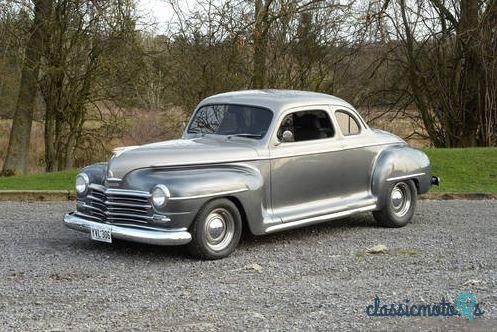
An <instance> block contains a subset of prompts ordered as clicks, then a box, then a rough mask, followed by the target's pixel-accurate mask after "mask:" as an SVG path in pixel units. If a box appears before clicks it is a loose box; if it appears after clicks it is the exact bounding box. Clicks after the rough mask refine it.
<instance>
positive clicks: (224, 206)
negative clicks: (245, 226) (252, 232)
mask: <svg viewBox="0 0 497 332" xmlns="http://www.w3.org/2000/svg"><path fill="white" fill-rule="evenodd" d="M190 230H191V233H192V241H191V242H190V243H189V244H188V249H189V251H190V253H191V254H192V255H193V256H195V257H197V258H202V259H219V258H224V257H227V256H229V255H230V254H231V253H232V252H233V251H234V250H235V248H236V246H237V244H238V241H239V240H240V236H241V234H242V219H241V216H240V212H239V211H238V208H237V207H236V206H235V204H233V202H231V201H230V200H228V199H216V200H213V201H210V202H208V203H207V204H205V205H204V206H203V207H202V208H201V209H200V211H199V212H198V214H197V216H196V217H195V220H194V221H193V224H192V227H191V229H190Z"/></svg>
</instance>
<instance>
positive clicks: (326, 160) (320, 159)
mask: <svg viewBox="0 0 497 332" xmlns="http://www.w3.org/2000/svg"><path fill="white" fill-rule="evenodd" d="M330 111H331V110H330V107H329V106H327V105H322V106H312V107H302V108H296V109H291V110H288V111H286V112H284V113H283V114H282V115H281V116H280V118H279V119H278V121H279V123H278V126H277V127H276V128H277V130H276V131H275V132H274V133H273V137H272V140H271V142H270V165H271V205H272V208H273V214H274V215H275V216H277V217H279V218H281V220H282V221H283V222H289V221H294V220H299V219H302V218H307V217H311V216H316V215H322V214H324V213H325V212H326V211H327V210H329V209H330V208H332V207H333V206H335V205H336V203H337V200H339V199H340V197H341V196H343V195H344V193H345V192H346V191H347V186H346V181H344V179H343V178H341V176H340V169H341V168H342V167H343V160H342V158H341V156H340V149H341V142H340V139H339V138H340V137H339V136H338V135H337V131H336V130H335V128H334V126H333V122H332V120H331V117H330V114H331V113H330ZM285 131H291V132H292V134H293V138H294V139H293V141H291V140H290V141H287V142H283V132H285ZM334 202H335V204H334Z"/></svg>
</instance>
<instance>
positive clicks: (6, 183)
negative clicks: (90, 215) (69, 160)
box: [0, 148, 497, 193]
mask: <svg viewBox="0 0 497 332" xmlns="http://www.w3.org/2000/svg"><path fill="white" fill-rule="evenodd" d="M425 152H426V153H427V154H428V156H429V157H430V160H431V162H432V165H433V174H434V175H437V176H439V177H440V178H441V180H442V183H441V186H440V187H439V188H437V187H433V189H432V191H433V192H486V193H497V148H467V149H426V150H425ZM76 174H77V170H73V171H64V172H55V173H41V174H34V175H28V176H14V177H0V190H1V189H16V190H31V189H47V190H51V189H69V190H73V188H74V177H75V176H76Z"/></svg>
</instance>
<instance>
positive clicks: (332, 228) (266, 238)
mask: <svg viewBox="0 0 497 332" xmlns="http://www.w3.org/2000/svg"><path fill="white" fill-rule="evenodd" d="M378 227H380V226H378V224H377V222H376V221H375V220H374V218H373V216H372V215H371V214H370V213H362V214H358V215H354V216H350V217H345V218H340V219H332V220H327V221H324V222H322V223H319V224H315V225H310V226H304V227H300V228H294V229H289V230H284V231H281V232H277V233H273V234H267V235H263V236H256V235H253V234H252V233H250V232H244V233H243V235H242V238H241V240H240V246H241V247H252V246H256V245H260V244H264V243H277V242H280V241H281V242H289V241H297V240H302V239H305V238H309V239H310V238H314V237H315V236H319V235H320V234H324V233H335V232H342V231H344V230H349V229H350V230H351V229H354V228H378Z"/></svg>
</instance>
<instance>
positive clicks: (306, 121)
mask: <svg viewBox="0 0 497 332" xmlns="http://www.w3.org/2000/svg"><path fill="white" fill-rule="evenodd" d="M285 131H290V132H291V133H292V138H291V139H290V140H288V138H287V139H286V142H289V141H290V142H292V141H293V142H300V141H310V140H315V139H321V138H329V137H333V136H334V135H335V131H334V129H333V126H332V125H331V121H330V117H329V116H328V113H326V112H325V111H320V110H315V111H314V110H313V111H300V112H294V113H291V114H288V115H287V116H285V118H284V119H283V121H282V122H281V125H280V128H279V129H278V133H277V137H278V139H279V140H280V141H283V133H284V132H285Z"/></svg>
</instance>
